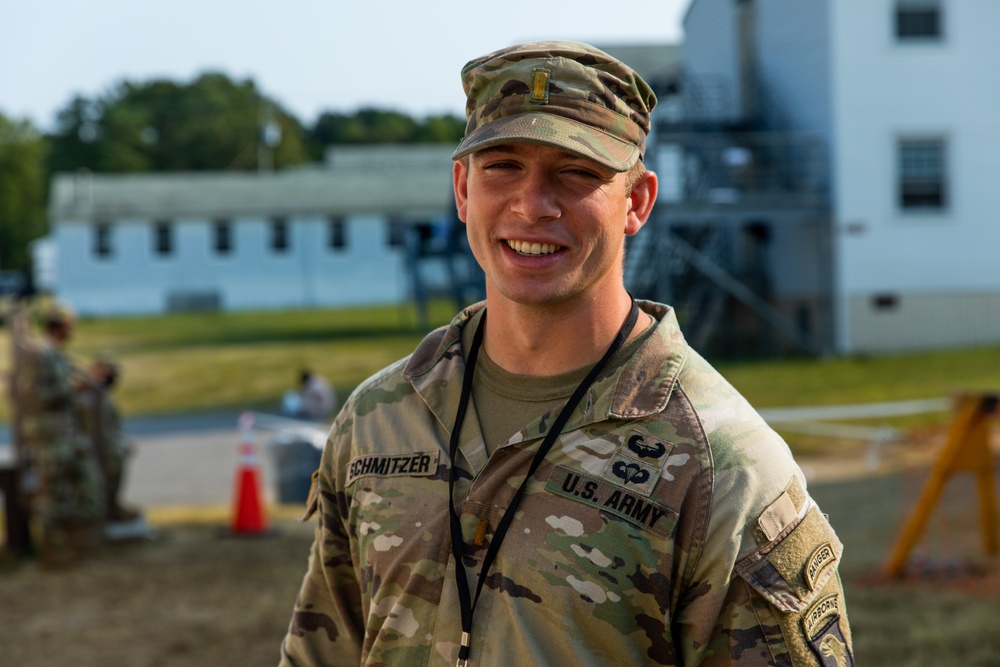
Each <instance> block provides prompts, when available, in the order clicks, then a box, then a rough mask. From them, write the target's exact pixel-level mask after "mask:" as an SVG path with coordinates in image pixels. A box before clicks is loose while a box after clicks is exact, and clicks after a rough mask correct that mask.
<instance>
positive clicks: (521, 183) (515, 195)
mask: <svg viewBox="0 0 1000 667" xmlns="http://www.w3.org/2000/svg"><path fill="white" fill-rule="evenodd" d="M511 211H512V212H513V213H515V214H517V215H518V216H520V217H521V218H523V219H524V220H526V221H527V222H544V221H546V220H552V219H555V218H558V217H559V216H560V215H561V214H562V208H561V207H560V206H559V198H558V196H557V193H556V188H555V186H554V184H553V183H552V182H551V180H550V179H549V176H548V174H546V173H545V171H544V170H540V169H528V170H527V171H526V172H525V173H524V174H523V175H522V177H521V178H519V179H518V181H517V183H516V185H515V186H514V191H513V192H512V193H511Z"/></svg>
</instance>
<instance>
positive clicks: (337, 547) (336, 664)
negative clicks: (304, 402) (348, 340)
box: [279, 427, 365, 667]
mask: <svg viewBox="0 0 1000 667" xmlns="http://www.w3.org/2000/svg"><path fill="white" fill-rule="evenodd" d="M335 428H336V427H335ZM335 449H336V446H335V443H334V442H333V441H332V440H331V441H328V442H327V445H326V448H325V449H324V452H323V459H322V461H321V464H320V469H319V471H317V473H316V475H315V476H314V483H313V489H312V491H311V492H310V499H309V507H308V510H307V512H306V517H307V518H308V517H314V518H316V521H317V522H316V535H315V537H314V539H313V544H312V548H311V551H310V554H309V565H308V569H307V571H306V575H305V577H304V578H303V580H302V587H301V589H300V590H299V594H298V597H297V598H296V600H295V608H294V611H293V613H292V619H291V623H290V624H289V627H288V633H287V634H286V635H285V638H284V640H283V641H282V643H281V662H280V663H279V665H280V667H293V666H294V667H347V666H348V665H349V666H351V667H357V666H358V665H359V664H360V663H361V646H362V642H363V641H364V634H365V633H364V629H365V624H364V616H363V614H362V607H361V589H360V585H359V582H358V578H357V575H356V572H355V568H354V563H353V561H352V558H351V547H350V542H349V536H348V529H347V517H348V507H349V505H348V502H349V501H348V500H347V497H346V495H345V494H344V493H343V491H338V490H337V489H336V488H335V482H334V478H333V475H332V474H331V473H332V471H333V470H335V468H334V467H333V455H332V453H331V452H333V451H334V450H335Z"/></svg>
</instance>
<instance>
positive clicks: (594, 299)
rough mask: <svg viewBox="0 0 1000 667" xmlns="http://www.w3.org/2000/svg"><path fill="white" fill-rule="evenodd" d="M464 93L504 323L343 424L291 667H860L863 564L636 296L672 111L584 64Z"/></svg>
mask: <svg viewBox="0 0 1000 667" xmlns="http://www.w3.org/2000/svg"><path fill="white" fill-rule="evenodd" d="M462 79H463V82H464V86H465V91H466V94H467V97H468V104H467V115H468V126H467V129H466V135H465V138H464V139H463V141H462V142H461V143H460V144H459V146H458V149H457V150H456V151H455V153H454V155H453V158H454V159H455V164H454V189H455V199H456V202H457V205H458V212H459V217H460V219H461V220H462V221H463V222H464V223H465V225H466V231H467V234H468V237H469V243H470V246H471V247H472V250H473V252H474V254H475V256H476V259H477V260H478V262H479V264H480V265H481V266H482V268H483V269H484V271H485V274H486V301H485V304H483V303H480V304H477V305H474V306H472V307H470V308H468V309H466V310H465V311H464V312H462V313H460V314H459V315H458V316H457V317H456V318H455V319H454V320H453V321H452V323H451V324H450V325H449V326H447V327H443V328H441V329H439V330H437V331H434V332H432V333H431V334H429V335H428V336H427V337H426V338H425V339H424V341H423V342H422V343H421V344H420V345H419V346H418V347H417V349H416V350H415V351H414V352H413V353H412V354H411V355H410V356H409V357H407V358H406V359H404V360H402V361H400V362H398V363H396V364H394V365H392V366H390V367H388V368H386V369H384V370H383V371H381V372H379V373H378V374H376V375H375V376H373V377H372V378H370V379H369V380H367V381H366V382H364V383H363V384H362V385H361V386H360V387H359V388H358V389H357V390H356V391H355V392H354V393H353V394H352V395H351V397H350V398H349V399H348V401H347V402H346V404H345V406H344V408H343V410H342V411H341V412H340V414H339V415H338V417H337V418H336V420H335V421H334V424H333V427H332V429H331V432H330V437H329V440H328V442H327V446H326V448H325V451H324V453H323V459H322V462H321V465H320V469H319V471H318V474H317V476H316V484H315V487H316V488H315V489H314V492H313V493H312V494H311V495H310V498H311V500H310V503H309V506H308V510H307V516H308V515H313V514H316V515H318V516H317V527H316V537H315V541H314V543H313V547H312V553H311V556H310V559H309V566H308V572H307V573H306V576H305V578H304V580H303V582H302V586H301V589H300V591H299V594H298V598H297V600H296V602H295V608H294V612H293V615H292V619H291V623H290V626H289V629H288V633H287V635H286V637H285V639H284V641H283V643H282V648H281V664H282V665H286V666H291V665H296V666H298V667H303V666H307V665H308V666H313V665H360V664H366V665H394V666H396V667H400V666H404V667H405V666H407V665H433V666H438V665H448V666H450V665H455V664H457V665H460V666H461V665H466V664H468V665H476V666H480V665H482V666H489V667H494V666H501V665H503V666H506V665H558V666H563V665H602V666H604V665H699V664H700V665H737V664H738V665H795V666H801V665H828V664H829V665H833V664H838V665H849V664H853V658H852V652H851V635H850V629H849V626H848V622H847V616H846V613H845V608H844V597H843V591H842V588H841V584H840V579H839V575H838V565H839V563H840V560H841V555H842V545H841V543H840V541H839V540H838V539H837V536H836V535H835V534H834V531H833V529H832V528H831V527H830V525H829V524H828V523H827V520H826V519H825V518H824V516H823V514H822V513H821V512H820V511H819V508H818V507H817V506H816V504H815V502H814V501H813V500H812V499H811V498H810V496H809V494H808V492H807V490H806V483H805V479H804V477H803V475H802V472H801V471H800V469H799V468H798V466H797V465H796V464H795V462H794V461H793V459H792V456H791V453H790V452H789V450H788V447H787V446H786V444H785V443H784V442H783V441H782V440H781V439H780V438H779V436H778V435H777V434H775V433H774V432H773V431H772V430H771V429H770V428H768V426H767V425H766V424H765V423H764V421H763V420H762V419H761V418H760V416H759V415H758V414H757V413H756V412H755V411H754V410H753V409H752V408H751V407H750V406H749V405H748V403H747V402H746V401H745V400H744V399H743V398H742V397H741V396H740V395H739V394H738V393H737V392H736V390H735V389H733V387H731V386H730V385H729V384H728V383H727V382H726V381H725V380H724V379H723V378H722V377H721V376H720V375H719V374H718V373H717V372H716V371H715V370H714V369H713V368H712V367H711V366H710V365H709V364H708V363H707V362H706V361H705V360H704V359H703V358H702V357H700V356H699V355H698V353H697V352H695V351H694V350H692V349H691V348H690V347H688V346H687V344H686V343H685V341H684V338H683V336H682V335H681V332H680V330H679V329H678V325H677V321H676V318H675V316H674V313H673V311H672V310H671V309H670V308H669V307H668V306H665V305H662V304H657V303H653V302H636V301H634V300H633V299H632V298H631V297H630V295H629V294H628V292H627V291H626V289H625V287H624V283H623V262H624V240H625V237H626V236H630V235H632V234H635V233H636V232H638V231H639V229H640V228H641V227H642V226H643V224H644V223H645V222H646V220H647V219H648V218H649V216H650V213H651V210H652V208H653V203H654V201H655V200H656V193H657V179H656V175H655V174H653V173H652V172H650V171H648V170H646V168H645V167H644V166H643V163H642V156H643V153H644V150H645V141H646V135H647V133H648V131H649V122H650V111H651V109H652V108H653V105H654V104H655V101H656V100H655V97H654V95H653V93H652V91H651V90H650V88H649V87H648V86H647V84H646V83H645V82H644V81H643V80H642V79H641V78H640V77H639V76H637V75H636V74H635V72H633V71H632V70H631V69H630V68H628V67H627V66H626V65H624V64H623V63H621V62H619V61H617V60H615V59H614V58H612V57H610V56H609V55H607V54H606V53H603V52H602V51H599V50H597V49H594V48H593V47H590V46H587V45H585V44H578V43H574V42H538V43H530V44H522V45H517V46H514V47H510V48H507V49H503V50H501V51H497V52H495V53H491V54H489V55H487V56H484V57H482V58H479V59H477V60H474V61H472V62H470V63H469V64H467V65H466V67H465V68H464V69H463V71H462Z"/></svg>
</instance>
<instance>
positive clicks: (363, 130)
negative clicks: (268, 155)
mask: <svg viewBox="0 0 1000 667" xmlns="http://www.w3.org/2000/svg"><path fill="white" fill-rule="evenodd" d="M464 132H465V121H464V120H463V119H461V118H459V117H457V116H451V115H437V116H429V117H427V118H424V119H422V120H416V119H414V118H412V117H410V116H408V115H406V114H404V113H401V112H399V111H392V110H386V109H376V108H374V107H365V108H362V109H359V110H358V111H356V112H354V113H352V114H346V113H339V112H332V111H327V112H324V113H322V114H320V116H319V117H318V118H317V119H316V122H315V123H314V124H313V126H312V127H311V128H310V129H309V131H308V134H307V136H308V139H309V144H310V151H311V153H312V155H313V157H314V158H315V159H321V158H322V156H323V151H324V150H325V149H326V147H327V146H331V145H342V144H413V143H439V142H444V143H457V142H458V141H459V140H460V139H461V138H462V135H463V134H464Z"/></svg>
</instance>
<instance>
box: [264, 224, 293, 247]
mask: <svg viewBox="0 0 1000 667" xmlns="http://www.w3.org/2000/svg"><path fill="white" fill-rule="evenodd" d="M268 246H269V247H270V249H271V252H272V253H273V254H275V255H287V254H288V253H289V252H290V251H291V249H292V239H291V226H290V225H289V222H288V218H286V217H285V216H280V215H279V216H274V217H272V218H271V225H270V239H269V243H268Z"/></svg>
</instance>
